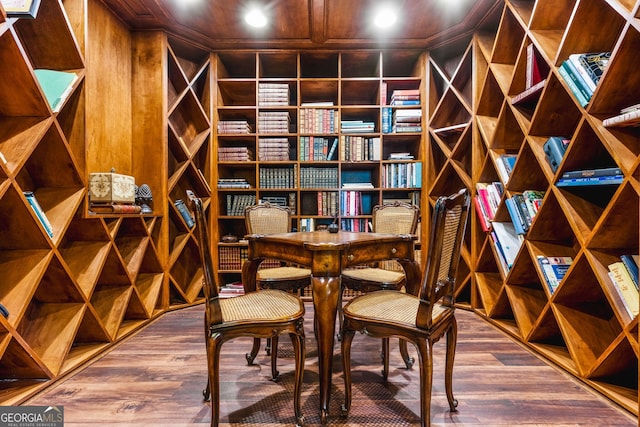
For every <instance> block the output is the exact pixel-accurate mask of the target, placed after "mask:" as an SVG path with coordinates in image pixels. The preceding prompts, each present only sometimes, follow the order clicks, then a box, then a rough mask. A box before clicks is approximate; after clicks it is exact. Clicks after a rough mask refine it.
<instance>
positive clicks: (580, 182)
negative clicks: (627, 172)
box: [556, 175, 624, 187]
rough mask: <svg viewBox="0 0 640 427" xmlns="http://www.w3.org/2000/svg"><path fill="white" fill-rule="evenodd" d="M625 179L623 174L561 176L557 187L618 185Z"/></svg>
mask: <svg viewBox="0 0 640 427" xmlns="http://www.w3.org/2000/svg"><path fill="white" fill-rule="evenodd" d="M622 181H624V176H623V175H609V176H592V177H584V178H560V179H559V180H558V182H556V187H579V186H588V185H618V184H622Z"/></svg>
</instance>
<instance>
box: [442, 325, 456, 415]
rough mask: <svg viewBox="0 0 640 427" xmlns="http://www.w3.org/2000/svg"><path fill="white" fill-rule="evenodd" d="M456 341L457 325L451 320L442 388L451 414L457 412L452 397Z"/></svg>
mask: <svg viewBox="0 0 640 427" xmlns="http://www.w3.org/2000/svg"><path fill="white" fill-rule="evenodd" d="M457 340H458V324H457V322H456V319H455V318H454V319H453V322H452V323H451V328H450V329H449V330H448V331H447V356H446V357H447V359H446V361H445V372H444V386H445V390H446V392H447V400H448V401H449V409H450V410H451V412H457V411H458V409H457V407H458V401H457V400H456V399H455V398H454V397H453V362H454V359H455V355H456V344H457Z"/></svg>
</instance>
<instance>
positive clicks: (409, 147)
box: [212, 51, 427, 284]
mask: <svg viewBox="0 0 640 427" xmlns="http://www.w3.org/2000/svg"><path fill="white" fill-rule="evenodd" d="M215 66H216V78H215V92H216V96H215V105H214V123H215V124H217V127H216V129H215V130H214V134H215V141H216V144H215V146H216V156H217V157H218V162H217V168H216V169H215V172H214V176H213V180H212V183H213V184H212V185H217V183H218V180H219V179H227V180H228V179H239V180H244V181H245V182H246V183H247V188H218V190H217V192H214V194H213V197H212V205H213V206H214V211H216V216H215V217H216V218H217V227H215V229H216V232H215V233H214V237H213V239H215V240H216V241H218V242H219V241H220V240H221V238H222V237H223V236H225V235H228V234H231V235H234V236H236V237H238V238H239V239H242V237H243V236H244V235H245V234H246V229H245V224H244V212H243V209H242V207H243V206H244V205H245V204H246V203H250V204H253V203H256V201H258V200H271V201H275V202H276V203H281V204H284V205H286V206H289V207H290V208H291V209H292V211H293V227H294V228H295V229H297V230H303V229H304V230H311V229H315V228H317V227H318V226H322V225H324V226H326V225H328V224H329V223H331V222H332V221H334V220H336V221H338V223H339V224H340V226H341V228H343V229H352V230H355V231H365V230H366V229H367V227H368V223H369V222H370V219H371V209H372V207H373V206H374V205H375V204H379V203H383V202H384V201H385V200H392V199H406V200H410V201H411V202H413V203H416V204H420V203H421V201H420V194H421V192H422V164H423V162H424V153H425V147H424V142H423V134H424V132H423V130H424V129H425V123H426V122H425V121H424V118H423V116H422V111H423V108H422V105H423V103H422V102H420V103H419V104H418V105H416V106H391V105H389V104H390V102H391V97H392V94H393V93H394V91H396V90H410V89H411V90H415V93H416V94H417V95H418V96H419V98H420V99H421V100H422V99H425V97H426V95H427V90H426V87H425V85H424V81H425V80H424V75H425V66H426V55H425V53H424V52H421V51H385V52H380V51H346V52H293V51H292V52H288V51H277V52H219V53H217V54H216V55H215ZM278 100H279V101H278ZM274 104H279V105H274ZM409 109H413V110H418V111H419V114H420V116H419V118H418V123H417V126H416V127H415V128H414V129H412V130H411V131H410V132H404V133H399V132H397V131H395V130H393V129H392V128H391V125H390V126H389V128H388V129H387V128H383V115H385V114H388V115H389V116H388V117H389V120H390V121H389V123H390V124H391V121H392V120H393V117H394V112H397V111H401V110H409ZM273 116H278V117H284V119H282V120H283V121H282V122H277V120H276V122H275V123H274V122H273V121H269V117H273ZM357 120H361V121H363V122H367V123H370V126H369V128H361V129H359V130H357V129H356V130H353V131H347V130H346V128H345V126H346V125H342V126H341V122H343V121H357ZM384 120H386V118H385V119H384ZM238 121H240V123H241V126H243V129H242V130H240V131H238V130H237V128H236V130H234V128H233V127H232V126H233V125H234V124H235V125H237V124H238ZM225 123H228V126H227V125H225ZM280 123H282V124H280ZM225 126H227V127H225ZM278 141H279V144H280V145H279V146H280V147H282V148H281V149H280V151H276V153H285V154H284V156H282V155H280V156H279V155H278V154H272V153H273V151H274V150H273V149H272V148H270V147H273V146H275V145H277V144H278ZM334 145H335V147H334ZM332 147H334V148H333V153H332V154H331V157H328V155H329V153H330V152H331V151H332ZM282 150H284V151H282ZM234 151H235V152H241V153H249V154H248V156H249V157H244V158H242V159H241V160H239V159H237V158H235V159H234V158H233V157H229V156H230V154H226V153H228V152H234ZM397 152H405V153H408V154H409V155H410V157H409V158H406V159H398V160H394V159H390V157H391V154H392V153H397ZM413 169H416V172H415V176H417V177H418V178H417V179H415V180H413V181H412V180H411V178H412V172H411V171H412V170H413ZM396 170H397V171H398V172H392V171H396ZM396 178H398V180H397V182H396ZM407 179H408V181H407ZM355 182H364V183H368V184H370V186H369V188H366V187H365V188H346V186H345V184H348V183H355ZM354 195H356V196H355V197H357V199H356V200H354V201H353V202H352V208H351V209H349V208H348V203H349V202H348V201H347V200H346V198H347V197H349V198H351V197H353V196H354ZM354 207H355V209H354ZM237 246H240V247H242V244H239V245H238V244H224V243H219V247H218V249H219V250H218V253H219V256H220V257H219V259H218V264H217V265H218V267H221V266H224V267H226V266H232V267H238V268H222V267H221V268H219V269H218V271H219V278H220V281H221V284H224V283H228V282H231V281H237V280H239V279H240V268H239V266H240V264H241V262H240V251H239V250H235V249H230V248H233V247H237ZM236 253H237V255H236V256H237V260H236V261H237V262H235V263H230V262H229V260H228V259H227V258H225V257H227V256H230V255H229V254H236Z"/></svg>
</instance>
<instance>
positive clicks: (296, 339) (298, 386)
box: [289, 324, 305, 427]
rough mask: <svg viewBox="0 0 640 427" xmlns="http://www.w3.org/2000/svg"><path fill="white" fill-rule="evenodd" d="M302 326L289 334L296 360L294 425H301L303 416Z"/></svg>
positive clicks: (300, 426)
mask: <svg viewBox="0 0 640 427" xmlns="http://www.w3.org/2000/svg"><path fill="white" fill-rule="evenodd" d="M302 328H304V326H303V325H302V324H301V325H300V330H301V331H302V333H297V334H289V336H290V337H291V343H292V344H293V354H294V358H295V361H296V379H295V383H294V386H293V410H294V413H295V414H296V427H302V424H303V423H304V416H303V415H302V409H301V408H302V404H301V400H302V399H301V394H302V378H303V376H304V359H305V344H304V329H302Z"/></svg>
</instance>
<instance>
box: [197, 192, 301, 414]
mask: <svg viewBox="0 0 640 427" xmlns="http://www.w3.org/2000/svg"><path fill="white" fill-rule="evenodd" d="M187 199H188V200H189V203H190V206H191V209H192V210H193V211H194V213H195V220H196V232H197V237H198V246H199V250H200V260H201V262H202V269H203V275H204V278H203V285H204V288H203V289H204V296H205V316H204V327H205V337H206V350H207V371H208V382H207V387H206V389H205V390H204V398H205V400H209V398H210V399H211V426H217V425H218V423H219V418H220V383H219V373H220V351H221V347H222V344H224V343H225V342H226V341H229V340H231V339H233V338H238V337H262V338H273V337H277V336H278V335H280V334H285V333H286V334H289V337H290V338H291V342H292V343H293V350H294V358H295V380H294V391H293V407H294V413H295V418H296V425H297V426H301V425H302V423H303V421H304V418H303V416H302V412H301V402H300V393H301V391H302V377H303V374H304V359H305V343H304V339H305V336H304V323H303V322H304V312H305V309H304V304H303V302H302V300H301V299H300V298H299V297H298V296H296V295H294V294H291V293H288V292H284V291H281V290H277V289H265V290H257V291H255V292H249V293H247V294H245V295H240V296H236V297H232V298H220V297H219V296H218V289H217V286H216V280H215V275H214V270H213V264H212V259H211V250H210V241H209V233H208V231H207V221H206V217H205V214H204V210H203V206H202V201H201V199H199V198H197V197H195V196H194V194H193V192H191V191H190V190H187Z"/></svg>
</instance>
